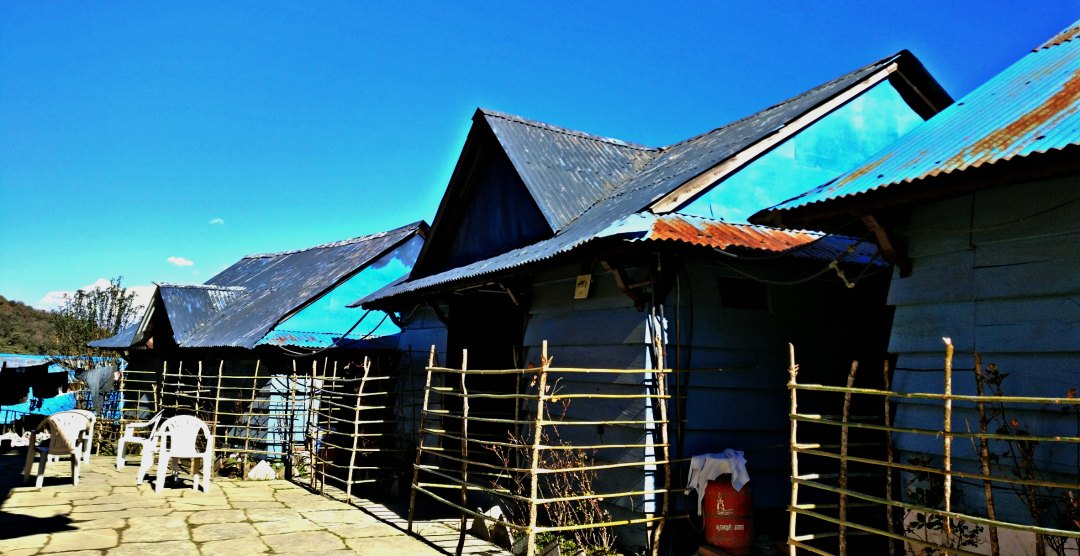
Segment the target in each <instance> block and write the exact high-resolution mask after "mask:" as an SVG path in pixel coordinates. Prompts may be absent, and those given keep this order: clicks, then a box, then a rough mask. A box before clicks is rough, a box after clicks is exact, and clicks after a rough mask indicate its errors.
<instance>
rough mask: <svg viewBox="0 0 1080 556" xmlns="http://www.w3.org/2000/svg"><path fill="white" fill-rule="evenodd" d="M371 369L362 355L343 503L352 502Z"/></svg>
mask: <svg viewBox="0 0 1080 556" xmlns="http://www.w3.org/2000/svg"><path fill="white" fill-rule="evenodd" d="M370 370H371V360H370V359H368V358H367V356H364V375H363V376H362V377H360V387H359V388H357V390H356V405H355V406H354V407H355V409H354V411H353V435H352V450H351V451H350V452H349V476H348V478H347V479H345V503H346V504H351V503H352V481H353V467H354V466H355V465H356V448H357V442H358V441H359V440H360V406H361V405H363V404H362V401H363V399H364V386H365V385H366V384H367V379H368V372H369V371H370Z"/></svg>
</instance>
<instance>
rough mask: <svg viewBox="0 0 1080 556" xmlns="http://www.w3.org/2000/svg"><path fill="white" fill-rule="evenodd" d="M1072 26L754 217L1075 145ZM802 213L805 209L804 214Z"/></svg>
mask: <svg viewBox="0 0 1080 556" xmlns="http://www.w3.org/2000/svg"><path fill="white" fill-rule="evenodd" d="M1078 37H1080V22H1077V23H1076V24H1073V25H1072V26H1071V27H1070V28H1069V29H1066V30H1065V31H1064V32H1062V33H1060V34H1058V35H1057V36H1055V37H1054V38H1052V39H1051V40H1050V41H1048V42H1047V43H1046V44H1044V45H1043V46H1041V47H1039V48H1037V49H1035V50H1034V51H1032V52H1031V53H1030V54H1028V55H1027V56H1024V57H1023V58H1021V59H1020V61H1018V62H1016V63H1015V64H1013V65H1012V66H1010V67H1009V68H1008V69H1006V70H1005V71H1003V72H1001V73H1000V74H998V75H997V76H995V77H994V78H992V79H991V80H989V81H987V82H986V83H984V84H983V85H982V86H980V87H979V88H977V89H975V90H974V91H972V92H971V93H970V94H968V95H967V96H965V97H964V98H962V99H960V100H959V101H958V102H956V103H955V104H953V105H952V106H950V107H948V108H946V109H945V110H943V111H942V112H941V113H939V114H937V115H936V116H934V117H933V118H931V119H930V120H929V121H928V122H926V123H925V124H923V125H922V126H919V127H918V128H917V129H915V130H914V131H912V132H911V133H909V134H907V135H905V136H904V137H902V138H900V139H899V140H897V141H896V142H895V143H893V144H892V145H890V146H889V147H886V148H885V149H884V150H883V151H881V152H880V153H878V154H876V155H874V156H873V157H871V159H870V160H869V161H868V162H867V163H865V164H863V165H862V166H861V167H859V168H857V169H855V170H853V171H851V172H849V173H847V174H845V175H843V176H841V177H839V178H838V179H836V180H835V181H833V182H830V183H827V184H825V185H822V186H820V187H818V188H815V189H813V190H811V191H808V192H806V193H804V194H802V195H800V196H799V197H796V198H794V199H791V200H788V201H785V202H783V203H780V204H779V205H776V206H775V207H772V208H770V209H767V210H765V211H762V212H761V213H759V214H758V215H755V217H754V218H753V220H757V221H761V220H763V219H764V218H766V217H767V216H766V215H767V214H768V213H774V212H779V211H787V210H792V209H796V208H800V207H807V206H808V205H813V204H815V203H825V202H827V201H830V200H832V199H839V198H844V197H851V196H855V195H860V194H863V193H866V192H868V191H873V190H876V189H882V188H886V187H896V186H899V185H900V184H905V183H911V182H916V181H918V180H923V179H926V178H929V177H933V176H937V175H942V174H950V173H952V172H958V171H963V170H966V169H969V168H976V167H979V166H983V165H986V164H993V163H997V162H1000V161H1004V160H1010V159H1013V158H1016V157H1024V156H1029V155H1031V154H1036V153H1044V152H1047V151H1051V150H1057V149H1064V148H1066V147H1069V146H1072V145H1077V144H1080V40H1078ZM808 210H813V209H812V208H808Z"/></svg>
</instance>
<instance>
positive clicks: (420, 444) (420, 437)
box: [408, 344, 435, 533]
mask: <svg viewBox="0 0 1080 556" xmlns="http://www.w3.org/2000/svg"><path fill="white" fill-rule="evenodd" d="M434 366H435V345H434V344H432V345H431V352H430V353H429V354H428V366H427V379H426V380H425V381H424V404H423V405H422V406H421V407H420V428H419V429H418V430H417V431H416V438H417V440H416V463H414V464H413V475H412V488H410V489H409V527H408V530H409V532H410V533H412V532H413V528H412V526H413V513H414V510H415V509H416V485H417V484H418V483H419V482H420V461H421V459H420V458H421V457H422V456H423V455H424V426H425V424H426V422H427V412H428V400H429V399H430V396H431V368H432V367H434Z"/></svg>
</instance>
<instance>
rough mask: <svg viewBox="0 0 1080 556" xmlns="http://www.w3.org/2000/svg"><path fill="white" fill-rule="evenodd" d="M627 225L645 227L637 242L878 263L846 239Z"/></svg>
mask: <svg viewBox="0 0 1080 556" xmlns="http://www.w3.org/2000/svg"><path fill="white" fill-rule="evenodd" d="M634 221H637V222H636V223H634ZM624 222H626V224H627V225H629V226H630V227H637V228H642V227H643V232H644V233H643V234H642V235H641V237H639V238H637V239H635V240H634V241H672V242H678V243H688V244H691V245H699V246H702V247H712V248H714V249H720V250H725V249H749V250H754V251H764V252H768V253H774V254H779V253H782V254H787V255H791V256H793V257H799V258H806V259H820V260H833V259H841V260H843V261H845V262H857V263H864V264H865V263H869V262H872V261H873V262H879V260H878V256H877V247H876V246H874V244H873V243H870V242H863V241H860V240H858V239H856V238H851V237H847V236H840V235H826V234H823V233H821V232H812V231H807V230H782V229H779V228H770V227H768V226H758V225H754V224H734V223H731V222H724V221H721V220H712V219H709V218H702V217H698V216H688V215H682V214H664V215H659V216H657V215H652V214H648V213H642V214H635V215H633V216H632V217H630V218H628V219H626V220H625V221H624ZM617 230H618V228H615V227H613V228H611V229H609V230H608V233H611V234H615V233H617ZM882 264H883V263H882Z"/></svg>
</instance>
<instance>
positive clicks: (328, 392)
mask: <svg viewBox="0 0 1080 556" xmlns="http://www.w3.org/2000/svg"><path fill="white" fill-rule="evenodd" d="M337 363H338V362H337V361H334V367H333V371H332V373H331V375H330V386H329V388H327V384H326V368H327V367H328V366H329V365H330V358H329V357H326V358H323V388H322V391H323V398H324V399H325V400H326V401H327V404H326V409H325V411H326V426H325V427H324V428H323V429H322V430H324V431H325V432H324V433H323V452H324V453H325V454H326V456H327V457H329V458H333V457H334V450H332V449H330V427H331V425H332V423H333V421H332V420H331V419H330V417H331V414H332V413H333V412H334V406H333V405H332V404H331V403H330V402H333V401H334V398H335V396H334V390H333V389H334V387H335V386H336V385H335V383H336V382H337ZM320 405H321V404H320ZM315 422H316V424H318V420H316V421H315ZM322 462H323V464H322V465H321V466H320V471H321V473H319V474H320V475H321V476H322V479H320V480H321V482H320V483H319V494H323V493H324V492H325V491H326V468H327V467H330V466H331V465H333V464H332V463H331V462H330V461H328V460H326V459H323V460H322Z"/></svg>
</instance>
